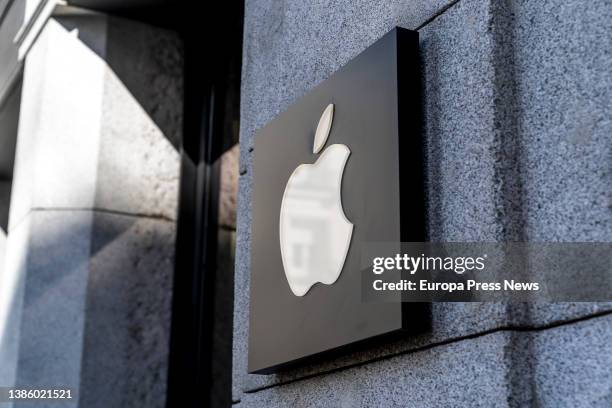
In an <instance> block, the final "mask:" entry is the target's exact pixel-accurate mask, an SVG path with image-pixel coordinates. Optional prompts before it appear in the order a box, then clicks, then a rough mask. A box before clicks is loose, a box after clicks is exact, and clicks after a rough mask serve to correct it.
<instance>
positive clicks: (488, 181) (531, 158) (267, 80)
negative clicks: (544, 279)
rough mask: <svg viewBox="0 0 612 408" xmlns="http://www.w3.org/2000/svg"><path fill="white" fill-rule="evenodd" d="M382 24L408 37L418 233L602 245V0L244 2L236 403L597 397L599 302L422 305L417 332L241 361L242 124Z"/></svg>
mask: <svg viewBox="0 0 612 408" xmlns="http://www.w3.org/2000/svg"><path fill="white" fill-rule="evenodd" d="M394 26H401V27H404V28H409V29H413V30H418V31H419V33H420V50H421V63H422V88H423V96H422V100H423V102H422V103H423V112H424V117H423V122H424V123H423V126H424V138H425V141H426V156H427V157H426V161H427V169H426V175H427V189H428V191H427V193H428V194H427V195H428V199H427V219H428V236H429V239H430V240H433V241H570V242H571V241H603V242H610V241H611V240H612V211H611V204H610V187H611V186H612V174H611V166H610V157H612V156H611V153H612V152H611V148H612V147H611V145H612V144H611V143H610V135H611V134H612V121H611V118H612V100H611V93H610V89H611V86H612V79H611V77H610V74H609V67H610V66H612V53H611V52H610V47H609V43H610V32H612V5H611V4H610V2H609V1H606V0H593V1H586V0H583V1H582V0H570V1H567V0H542V1H526V0H514V1H513V0H497V1H496V0H458V1H445V0H438V1H434V2H429V1H420V0H405V1H399V0H394V1H385V2H372V1H367V0H360V1H354V0H344V1H340V2H325V1H315V2H291V1H279V0H254V1H248V2H246V10H245V26H244V31H245V34H244V49H243V51H244V52H243V74H242V95H241V100H242V102H241V103H242V106H241V130H240V145H241V157H240V160H241V162H240V179H239V199H238V214H237V252H236V275H235V291H234V293H235V303H234V351H233V359H234V364H233V401H234V403H235V404H237V406H240V407H256V406H264V405H265V406H269V407H282V406H289V405H293V406H321V407H328V406H338V407H343V406H346V407H354V406H398V407H399V406H475V405H476V406H524V405H534V406H550V407H560V406H572V407H576V406H602V407H603V406H610V404H612V371H611V370H610V369H609V367H610V365H611V363H612V360H611V356H612V346H610V344H612V304H603V303H556V304H501V303H467V304H460V303H457V304H445V303H437V304H433V305H432V308H431V316H430V320H431V330H430V331H429V332H428V333H424V334H421V335H418V336H414V337H408V338H405V339H402V340H398V341H394V342H387V343H383V344H379V345H378V346H374V347H370V348H368V349H366V350H362V351H359V352H355V353H352V354H350V355H344V356H340V357H338V358H335V359H331V360H328V361H326V362H323V363H317V364H307V365H303V366H301V367H300V368H297V369H293V370H291V371H288V372H284V373H281V374H275V375H268V376H261V375H249V374H247V372H246V359H247V336H248V312H249V268H250V244H251V241H250V225H251V219H250V216H251V206H250V197H251V189H252V169H251V165H252V157H253V154H254V153H253V151H252V147H253V138H254V134H255V131H256V130H257V129H258V128H260V127H261V126H263V125H264V124H265V123H267V122H268V121H269V120H271V119H272V118H274V117H275V116H276V115H277V114H279V113H280V112H282V111H283V110H284V109H286V108H287V107H288V106H289V105H290V104H291V103H292V102H294V101H295V100H297V99H298V98H299V97H300V96H301V95H303V94H304V93H306V92H308V90H309V89H311V88H312V87H314V86H315V85H317V84H318V83H319V82H321V81H322V80H324V79H325V78H327V77H328V76H329V75H330V74H331V73H333V72H334V71H335V70H336V69H338V68H339V67H341V66H342V65H343V64H345V63H346V62H347V61H348V60H350V59H351V58H352V57H354V56H355V55H357V54H359V53H360V52H361V51H363V50H364V49H365V48H367V47H368V46H369V45H370V44H372V43H373V42H374V41H376V40H377V39H378V38H379V37H381V36H382V35H383V34H385V33H386V32H387V31H389V30H390V29H392V28H393V27H394Z"/></svg>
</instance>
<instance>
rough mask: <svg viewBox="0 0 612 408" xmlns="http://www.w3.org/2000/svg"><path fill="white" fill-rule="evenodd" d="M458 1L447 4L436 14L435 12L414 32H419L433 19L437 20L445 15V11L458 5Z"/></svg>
mask: <svg viewBox="0 0 612 408" xmlns="http://www.w3.org/2000/svg"><path fill="white" fill-rule="evenodd" d="M459 1H460V0H454V1H452V2H451V3H448V4H447V5H446V6H444V7H442V8H441V9H440V10H439V11H438V12H436V13H435V14H434V15H433V16H431V17H429V18H428V19H427V20H425V21H424V22H423V23H422V24H421V25H420V26H418V27H417V28H415V31H419V30H420V29H421V28H423V27H425V26H426V25H428V24H429V23H431V22H433V21H434V20H435V19H437V18H438V17H440V16H441V15H442V14H444V13H446V11H447V10H448V9H450V8H451V7H453V6H454V5H455V4H457V3H459Z"/></svg>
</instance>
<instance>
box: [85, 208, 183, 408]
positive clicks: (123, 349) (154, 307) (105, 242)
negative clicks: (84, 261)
mask: <svg viewBox="0 0 612 408" xmlns="http://www.w3.org/2000/svg"><path fill="white" fill-rule="evenodd" d="M174 233H175V226H174V223H172V222H169V221H165V220H153V219H149V218H140V217H127V216H118V215H111V214H103V213H94V215H93V223H92V240H91V250H90V253H89V258H90V261H89V274H88V282H87V301H86V305H85V316H86V319H85V325H84V334H83V361H82V363H81V383H80V389H81V392H80V400H79V403H80V405H81V406H87V407H109V406H116V407H119V406H122V407H144V406H146V407H164V406H165V405H164V403H165V392H166V369H167V361H168V351H169V337H170V311H171V307H170V303H171V293H172V273H173V266H174V240H175V234H174Z"/></svg>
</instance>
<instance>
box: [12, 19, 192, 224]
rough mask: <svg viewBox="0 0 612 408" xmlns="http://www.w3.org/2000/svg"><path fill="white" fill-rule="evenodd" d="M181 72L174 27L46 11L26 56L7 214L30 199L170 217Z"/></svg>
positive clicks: (27, 206)
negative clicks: (170, 29)
mask: <svg viewBox="0 0 612 408" xmlns="http://www.w3.org/2000/svg"><path fill="white" fill-rule="evenodd" d="M75 34H76V35H75ZM181 75H182V50H181V44H180V41H179V40H178V38H177V36H176V35H175V34H171V33H169V32H166V31H164V30H160V29H152V28H151V27H148V26H146V25H142V24H139V23H133V22H129V21H127V20H122V19H118V18H110V17H106V16H105V15H98V14H93V15H82V16H72V17H61V18H54V19H51V20H49V21H48V22H47V24H46V26H45V28H44V29H43V30H42V32H41V34H40V36H39V37H38V39H37V41H36V43H35V44H34V45H33V47H32V48H31V51H30V53H29V54H28V62H27V63H26V66H25V73H24V78H25V79H24V85H23V96H22V105H21V113H20V115H21V120H20V129H19V138H18V143H17V159H16V160H17V161H16V164H15V175H14V180H15V182H14V184H15V188H14V191H13V198H12V204H11V217H10V218H11V221H10V223H11V224H13V223H16V222H19V220H20V219H22V218H23V217H24V216H25V214H27V212H28V211H30V210H31V209H33V208H34V209H41V208H99V209H106V210H113V211H121V212H128V213H132V214H144V215H149V216H161V217H165V218H168V219H175V218H176V208H177V207H176V203H177V196H178V177H179V153H178V151H177V147H176V146H178V142H179V135H180V132H181V127H182V122H181V117H182V77H181ZM119 193H120V194H119Z"/></svg>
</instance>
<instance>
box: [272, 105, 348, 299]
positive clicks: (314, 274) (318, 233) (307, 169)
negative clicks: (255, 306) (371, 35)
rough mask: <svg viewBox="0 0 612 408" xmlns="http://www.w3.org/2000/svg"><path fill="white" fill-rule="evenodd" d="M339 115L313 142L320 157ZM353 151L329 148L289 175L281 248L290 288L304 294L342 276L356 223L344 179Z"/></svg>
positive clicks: (327, 120) (322, 125)
mask: <svg viewBox="0 0 612 408" xmlns="http://www.w3.org/2000/svg"><path fill="white" fill-rule="evenodd" d="M333 114H334V105H333V104H330V105H328V106H327V108H326V109H325V111H324V112H323V114H322V116H321V119H320V120H319V124H318V126H317V130H316V132H315V138H314V143H313V153H315V154H317V153H318V152H319V151H320V150H321V149H322V148H323V146H325V142H326V141H327V138H328V136H329V132H330V129H331V124H332V120H333ZM350 154H351V151H350V150H349V148H348V147H347V146H345V145H343V144H334V145H331V146H329V147H328V148H326V149H325V150H324V151H323V153H321V155H320V156H319V158H318V159H317V161H316V162H315V163H314V164H301V165H299V166H298V167H297V168H296V169H295V170H294V171H293V173H292V174H291V176H290V177H289V181H288V182H287V186H286V187H285V193H284V194H283V199H282V203H281V211H280V223H279V228H280V248H281V256H282V260H283V268H284V270H285V275H286V277H287V281H288V282H289V287H290V288H291V291H292V292H293V294H294V295H296V296H304V295H305V294H306V293H307V292H308V291H309V290H310V288H311V287H312V286H313V285H314V284H316V283H318V282H320V283H323V284H326V285H331V284H332V283H334V282H335V281H336V280H338V278H339V277H340V273H341V272H342V268H343V266H344V262H345V260H346V255H347V253H348V249H349V246H350V243H351V235H352V233H353V224H352V223H351V222H350V221H349V220H348V219H347V218H346V216H345V215H344V211H343V209H342V197H341V188H342V176H343V173H344V167H345V165H346V161H347V160H348V157H349V155H350Z"/></svg>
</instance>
